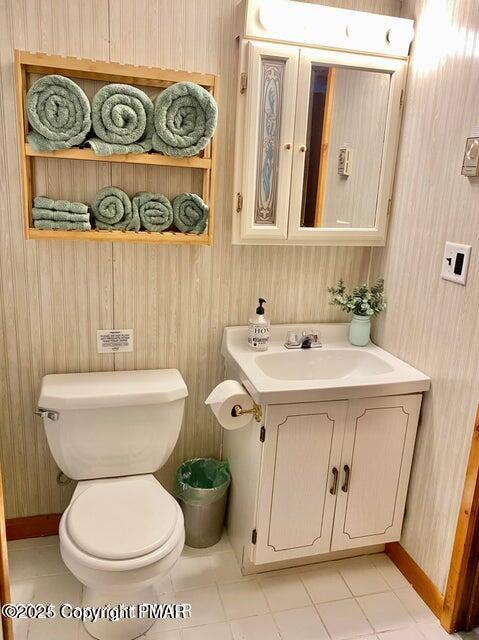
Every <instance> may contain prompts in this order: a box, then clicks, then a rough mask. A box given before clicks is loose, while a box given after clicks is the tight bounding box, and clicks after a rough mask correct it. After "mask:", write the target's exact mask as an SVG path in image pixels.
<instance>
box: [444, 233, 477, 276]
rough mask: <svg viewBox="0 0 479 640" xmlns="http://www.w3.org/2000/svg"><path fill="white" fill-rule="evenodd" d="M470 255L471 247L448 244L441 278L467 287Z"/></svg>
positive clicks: (445, 249)
mask: <svg viewBox="0 0 479 640" xmlns="http://www.w3.org/2000/svg"><path fill="white" fill-rule="evenodd" d="M470 255H471V246H470V245H468V244H457V243H455V242H446V246H445V248H444V257H443V259H442V268H441V278H443V279H444V280H450V281H451V282H456V283H457V284H462V285H465V284H466V279H467V270H468V268H469V258H470Z"/></svg>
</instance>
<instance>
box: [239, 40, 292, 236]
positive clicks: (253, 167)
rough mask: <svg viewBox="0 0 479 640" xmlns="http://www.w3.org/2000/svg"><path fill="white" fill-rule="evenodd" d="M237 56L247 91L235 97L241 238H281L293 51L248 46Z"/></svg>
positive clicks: (289, 145) (287, 179)
mask: <svg viewBox="0 0 479 640" xmlns="http://www.w3.org/2000/svg"><path fill="white" fill-rule="evenodd" d="M243 56H246V61H245V67H244V68H246V69H247V71H246V72H244V74H243V77H244V78H245V79H246V78H247V88H246V86H244V88H243V89H241V91H242V92H243V93H240V96H239V99H240V100H245V101H246V102H245V104H244V109H243V114H244V116H243V122H242V123H241V122H237V127H239V128H241V126H242V128H243V131H240V132H239V135H238V136H237V140H238V144H240V142H239V141H240V140H241V144H242V145H243V154H242V163H241V164H242V166H241V167H240V171H241V174H242V179H241V184H242V187H241V193H237V194H236V198H237V199H238V200H239V201H238V202H237V206H236V209H237V212H238V214H239V213H241V238H242V239H243V240H260V239H262V238H269V239H280V240H281V239H286V237H287V232H288V207H289V193H290V181H291V162H292V153H293V152H292V146H293V135H294V110H295V104H296V80H297V72H298V58H299V49H298V48H297V47H293V46H281V45H275V44H266V43H256V42H248V43H245V50H244V51H243ZM245 83H246V80H245ZM238 151H239V150H238V149H237V150H236V153H237V154H238Z"/></svg>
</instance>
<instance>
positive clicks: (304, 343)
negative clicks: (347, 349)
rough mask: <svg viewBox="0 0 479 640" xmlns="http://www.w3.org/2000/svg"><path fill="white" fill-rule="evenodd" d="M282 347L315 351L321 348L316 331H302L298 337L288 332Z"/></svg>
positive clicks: (295, 333)
mask: <svg viewBox="0 0 479 640" xmlns="http://www.w3.org/2000/svg"><path fill="white" fill-rule="evenodd" d="M284 346H285V347H286V348H287V349H316V348H318V347H322V346H323V345H322V344H321V335H320V333H319V332H318V331H314V330H310V331H303V332H302V334H301V336H300V337H298V334H297V332H295V331H288V334H287V337H286V342H285V343H284Z"/></svg>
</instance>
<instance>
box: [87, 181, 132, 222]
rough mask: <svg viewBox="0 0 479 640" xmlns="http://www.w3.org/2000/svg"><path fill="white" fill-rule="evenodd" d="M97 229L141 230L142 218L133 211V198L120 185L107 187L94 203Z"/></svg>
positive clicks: (99, 193)
mask: <svg viewBox="0 0 479 640" xmlns="http://www.w3.org/2000/svg"><path fill="white" fill-rule="evenodd" d="M92 209H93V215H94V216H95V226H96V228H97V229H106V230H113V229H119V230H121V231H139V229H140V218H139V216H138V214H137V213H136V214H135V213H134V212H133V209H132V206H131V200H130V198H129V197H128V196H127V194H126V193H125V192H124V191H122V190H121V189H119V188H118V187H105V188H104V189H101V191H99V192H98V193H97V194H96V197H95V201H94V203H93V204H92Z"/></svg>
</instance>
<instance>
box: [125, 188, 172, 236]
mask: <svg viewBox="0 0 479 640" xmlns="http://www.w3.org/2000/svg"><path fill="white" fill-rule="evenodd" d="M132 206H133V214H134V215H139V216H140V221H141V226H142V227H143V228H144V229H147V231H166V229H169V228H170V227H171V225H172V224H173V208H172V206H171V202H170V201H169V200H168V198H167V197H166V196H164V195H162V194H161V193H148V192H146V191H141V192H140V193H137V194H136V196H134V197H133V199H132Z"/></svg>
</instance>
